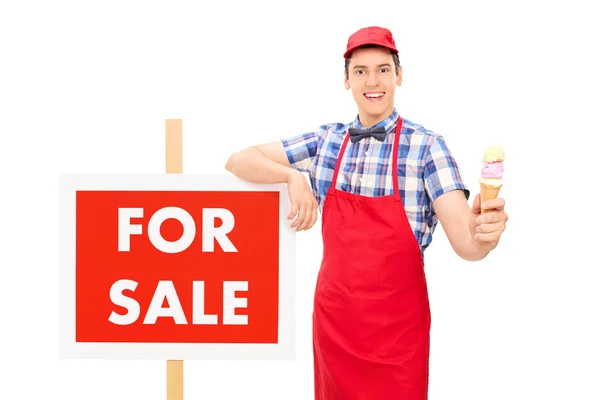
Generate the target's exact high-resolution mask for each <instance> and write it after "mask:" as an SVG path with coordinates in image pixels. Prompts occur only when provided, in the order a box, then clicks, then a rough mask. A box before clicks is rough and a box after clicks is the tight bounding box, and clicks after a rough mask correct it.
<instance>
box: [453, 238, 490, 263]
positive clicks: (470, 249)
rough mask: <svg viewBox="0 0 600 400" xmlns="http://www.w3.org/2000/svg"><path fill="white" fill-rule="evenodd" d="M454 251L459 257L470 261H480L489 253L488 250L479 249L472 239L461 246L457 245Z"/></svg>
mask: <svg viewBox="0 0 600 400" xmlns="http://www.w3.org/2000/svg"><path fill="white" fill-rule="evenodd" d="M454 251H455V252H456V254H457V255H458V256H459V257H460V258H462V259H463V260H465V261H470V262H475V261H481V260H483V259H484V258H486V257H487V255H488V253H489V252H488V251H484V250H481V249H479V247H478V246H477V245H476V244H475V243H474V242H473V241H469V243H467V244H465V245H463V246H458V247H457V248H455V249H454Z"/></svg>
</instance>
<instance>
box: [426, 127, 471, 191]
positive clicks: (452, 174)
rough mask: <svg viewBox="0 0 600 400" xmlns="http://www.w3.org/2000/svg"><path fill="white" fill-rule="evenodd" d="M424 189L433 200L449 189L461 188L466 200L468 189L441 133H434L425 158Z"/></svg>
mask: <svg viewBox="0 0 600 400" xmlns="http://www.w3.org/2000/svg"><path fill="white" fill-rule="evenodd" d="M424 178H425V189H426V190H427V193H428V194H429V197H430V198H431V201H432V202H433V201H434V200H435V199H437V198H438V197H439V196H441V195H442V194H444V193H446V192H449V191H451V190H457V189H458V190H462V191H463V192H464V193H465V196H466V198H467V200H468V199H469V195H470V192H469V189H468V188H467V186H466V185H465V182H464V179H463V176H462V173H461V171H460V168H459V167H458V165H457V163H456V160H455V159H454V157H453V156H452V153H451V152H450V149H449V148H448V146H447V145H446V142H445V141H444V138H443V137H442V136H441V135H435V136H434V137H433V140H432V142H431V144H430V146H429V148H428V151H427V153H426V159H425V174H424Z"/></svg>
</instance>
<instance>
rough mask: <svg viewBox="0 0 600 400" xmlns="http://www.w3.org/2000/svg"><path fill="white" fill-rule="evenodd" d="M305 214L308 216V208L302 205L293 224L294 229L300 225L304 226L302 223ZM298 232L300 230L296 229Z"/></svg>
mask: <svg viewBox="0 0 600 400" xmlns="http://www.w3.org/2000/svg"><path fill="white" fill-rule="evenodd" d="M305 214H306V206H304V205H300V208H299V210H298V217H297V218H296V220H295V221H294V222H293V223H292V228H297V227H298V226H299V225H300V224H302V222H304V215H305ZM296 230H298V229H296Z"/></svg>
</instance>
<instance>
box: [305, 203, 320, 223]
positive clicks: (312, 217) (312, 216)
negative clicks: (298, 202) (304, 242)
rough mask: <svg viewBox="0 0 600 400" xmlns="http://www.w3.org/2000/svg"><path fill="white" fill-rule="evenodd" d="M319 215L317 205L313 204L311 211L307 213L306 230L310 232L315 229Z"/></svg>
mask: <svg viewBox="0 0 600 400" xmlns="http://www.w3.org/2000/svg"><path fill="white" fill-rule="evenodd" d="M317 213H318V208H317V206H316V204H315V203H314V202H313V203H312V204H311V206H310V211H309V212H308V213H307V221H306V226H305V227H304V230H309V229H310V228H312V227H313V225H314V224H315V222H317Z"/></svg>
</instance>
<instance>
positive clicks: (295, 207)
mask: <svg viewBox="0 0 600 400" xmlns="http://www.w3.org/2000/svg"><path fill="white" fill-rule="evenodd" d="M296 214H298V202H296V201H295V202H293V203H292V209H291V210H290V213H289V214H288V219H292V218H294V217H295V216H296Z"/></svg>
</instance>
